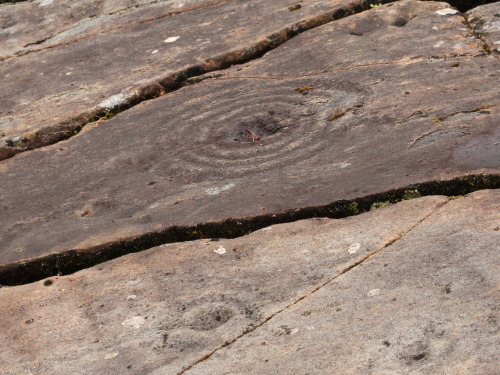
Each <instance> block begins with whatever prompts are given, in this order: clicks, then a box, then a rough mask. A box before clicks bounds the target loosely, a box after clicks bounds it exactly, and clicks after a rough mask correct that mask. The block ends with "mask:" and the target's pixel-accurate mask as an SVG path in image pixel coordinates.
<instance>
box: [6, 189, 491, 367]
mask: <svg viewBox="0 0 500 375" xmlns="http://www.w3.org/2000/svg"><path fill="white" fill-rule="evenodd" d="M498 198H499V191H498V190H496V191H479V192H476V193H473V194H471V195H470V196H468V197H465V198H459V199H455V200H451V201H449V200H448V199H447V198H446V197H426V198H420V199H415V200H410V201H405V202H401V203H398V204H396V205H393V206H389V207H385V208H380V209H377V210H375V211H372V212H369V213H365V214H362V215H359V216H354V217H350V218H346V219H340V220H331V219H325V218H322V219H311V220H306V221H299V222H295V223H290V224H281V225H274V226H272V227H269V228H265V229H263V230H259V231H257V232H254V233H253V234H251V235H248V236H245V237H241V238H238V239H233V240H219V241H211V240H201V241H194V242H186V243H180V244H170V245H168V246H162V247H159V248H153V249H150V250H148V251H145V252H142V253H139V254H131V255H128V256H125V257H122V258H119V259H115V260H113V261H110V262H108V263H105V264H102V265H99V266H96V267H93V268H90V269H87V270H84V271H81V272H78V273H76V274H74V275H69V276H60V277H53V278H50V279H48V280H44V281H39V282H37V283H34V284H28V285H23V286H18V287H12V288H3V289H0V301H1V303H0V306H1V312H0V313H1V315H2V317H3V318H2V320H1V321H0V327H1V332H2V335H3V340H4V342H8V343H9V345H8V346H6V347H5V350H2V352H0V364H1V365H2V371H3V373H4V374H6V375H10V374H19V373H28V372H29V371H31V372H36V373H39V374H53V373H61V372H62V373H74V372H78V371H84V372H87V373H92V374H96V375H97V374H109V373H110V372H123V371H131V372H133V373H151V374H177V373H180V372H182V371H183V369H187V368H191V370H190V371H187V372H186V373H190V372H191V373H196V374H209V373H210V374H212V373H217V374H219V373H220V374H234V373H241V374H248V373H252V372H254V371H256V372H258V373H263V374H278V373H280V374H282V373H299V372H300V371H302V370H301V369H304V370H307V371H312V372H316V373H332V372H333V373H353V374H355V373H363V372H366V371H368V369H369V368H372V369H375V370H376V371H377V372H389V373H401V374H406V373H412V372H415V371H418V372H419V373H422V374H436V373H447V372H449V370H450V369H452V370H453V371H457V372H459V371H464V372H466V373H471V372H473V370H474V369H476V370H478V371H479V373H484V374H490V373H491V374H492V373H494V372H492V370H493V369H494V368H495V367H496V365H498V363H497V359H496V358H497V357H496V356H495V354H494V353H495V345H496V344H495V342H496V340H495V332H496V331H497V330H498V323H497V319H496V318H495V316H496V315H495V314H496V311H495V299H498V291H497V290H496V287H495V285H496V283H498V272H497V268H498V267H497V265H496V263H497V261H498V259H497V258H498V257H496V255H497V250H496V246H495V245H496V244H497V243H498V219H499V217H498V203H499V200H498ZM49 281H50V282H49ZM218 317H219V318H220V319H218ZM56 328H57V329H56ZM214 352H215V353H214ZM212 353H214V354H213V355H212ZM353 353H356V355H353ZM207 357H209V359H208V360H205V359H204V358H207ZM463 357H466V358H468V361H467V362H466V363H463V362H461V361H460V358H463ZM200 361H201V363H199V364H197V363H198V362H200ZM495 364H496V365H495ZM192 366H193V367H192ZM318 366H319V367H318ZM325 368H326V369H328V371H327V372H325V371H324V370H321V369H325Z"/></svg>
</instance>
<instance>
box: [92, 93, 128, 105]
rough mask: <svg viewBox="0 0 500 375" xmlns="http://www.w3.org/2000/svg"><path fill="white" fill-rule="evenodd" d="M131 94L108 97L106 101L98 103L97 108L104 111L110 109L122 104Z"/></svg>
mask: <svg viewBox="0 0 500 375" xmlns="http://www.w3.org/2000/svg"><path fill="white" fill-rule="evenodd" d="M131 96H132V94H123V93H122V94H117V95H113V96H110V97H109V98H107V99H106V100H104V101H102V102H101V103H99V104H98V105H97V106H98V107H101V108H105V109H112V108H114V107H116V106H118V105H120V104H123V102H124V101H125V100H126V99H128V98H130V97H131Z"/></svg>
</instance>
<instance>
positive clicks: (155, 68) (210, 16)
mask: <svg viewBox="0 0 500 375" xmlns="http://www.w3.org/2000/svg"><path fill="white" fill-rule="evenodd" d="M111 4H112V3H110V4H108V3H106V4H103V5H100V6H99V7H97V8H95V6H91V5H89V6H88V9H87V8H85V6H83V7H84V8H85V9H87V10H85V11H82V12H79V13H80V14H81V17H83V18H85V17H86V16H85V15H86V14H88V15H90V14H92V13H98V14H100V15H101V16H102V17H103V18H102V17H101V18H99V16H97V18H92V19H88V18H86V19H87V21H86V23H85V22H84V23H83V24H82V25H81V26H78V25H76V26H74V27H73V28H72V29H69V30H68V31H66V32H61V33H60V34H58V35H56V36H55V37H54V38H50V39H49V40H47V42H44V43H41V44H39V45H37V46H36V51H35V52H29V51H25V52H23V53H26V54H24V55H22V56H18V57H16V56H13V57H12V56H11V57H6V58H4V59H3V61H0V72H1V77H2V91H1V92H0V103H1V104H0V105H1V106H0V131H1V133H0V143H1V145H0V159H4V158H7V157H10V156H12V155H13V154H15V153H17V152H20V151H23V150H26V149H29V148H33V147H41V146H44V145H47V144H51V143H55V142H57V141H59V140H62V139H66V138H68V137H70V136H72V135H73V134H74V133H75V132H78V131H79V130H80V129H81V127H82V126H83V125H85V124H86V123H88V122H89V121H95V120H97V119H98V118H107V117H108V116H109V111H111V112H112V113H113V112H116V111H119V110H123V109H124V108H126V107H128V106H131V105H134V104H136V103H137V102H140V101H142V100H146V99H150V98H153V97H157V96H159V95H162V94H163V93H165V92H166V91H169V90H172V89H175V88H177V87H178V86H179V84H180V83H182V82H183V81H184V80H185V79H186V78H189V77H192V76H195V75H198V74H201V73H204V72H206V71H211V70H215V69H220V68H224V67H228V66H230V65H231V64H234V63H237V62H241V61H246V60H249V59H251V58H255V57H258V56H260V55H261V54H262V53H264V52H266V51H267V50H269V49H270V48H273V47H274V46H276V45H279V44H281V43H283V42H284V41H286V40H287V39H289V38H290V37H292V36H293V35H295V34H297V33H298V32H301V31H303V30H307V29H309V28H311V27H314V26H318V25H321V24H323V23H325V22H328V21H330V20H332V18H339V17H343V16H345V15H347V14H351V13H353V12H355V11H359V10H361V9H363V8H367V7H368V5H367V2H366V1H364V0H335V1H326V0H323V1H319V2H318V1H313V0H306V1H302V3H301V4H302V6H301V7H300V8H299V9H297V10H295V11H293V9H289V8H293V6H295V5H296V4H297V1H296V0H276V1H266V0H257V1H255V0H252V1H245V2H244V3H242V2H236V1H231V0H219V1H201V2H187V3H186V2H175V3H172V2H166V3H159V4H151V6H143V7H140V8H138V9H135V10H130V11H124V12H122V13H120V12H118V13H115V14H114V15H110V14H109V12H111V13H112V12H113V11H112V10H111V9H120V8H121V7H123V6H120V5H119V4H118V3H117V5H116V6H111ZM181 4H186V6H185V7H181V8H178V7H179V6H180V5H181ZM108 5H109V6H111V8H110V10H106V9H107V6H108ZM17 6H20V5H16V6H15V7H17ZM32 6H35V5H34V4H33V5H32ZM54 6H62V5H59V4H57V5H54ZM72 6H74V5H72ZM101 6H102V8H100V7H101ZM7 9H8V8H7ZM179 9H182V10H181V11H179ZM68 11H70V10H68ZM28 12H29V14H30V15H32V12H31V10H30V9H28ZM64 13H65V12H63V14H64ZM8 14H9V15H10V14H11V13H10V12H9V13H8ZM51 14H52V13H51ZM40 17H42V15H40ZM62 17H63V18H64V15H62ZM83 18H82V19H83ZM26 22H28V23H29V25H30V27H31V28H36V27H35V26H33V23H32V21H31V20H30V19H29V17H28V20H27V21H26ZM10 23H12V22H10ZM10 23H8V24H10ZM16 25H17V24H16ZM16 25H14V26H12V27H16ZM50 25H52V23H50ZM19 27H20V26H19ZM42 29H43V26H42ZM49 30H51V28H49ZM50 32H55V30H51V31H50ZM9 35H10V34H9ZM13 35H15V34H13ZM13 35H12V36H10V37H9V40H11V39H15V37H14V36H13ZM39 37H41V36H37V37H36V38H35V39H37V38H39ZM23 43H24V42H23ZM5 48H7V49H8V46H7V47H5ZM32 49H33V48H32V47H30V50H32Z"/></svg>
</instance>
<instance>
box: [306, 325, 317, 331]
mask: <svg viewBox="0 0 500 375" xmlns="http://www.w3.org/2000/svg"><path fill="white" fill-rule="evenodd" d="M306 329H307V330H308V331H314V330H315V329H316V327H315V326H309V327H307V328H306Z"/></svg>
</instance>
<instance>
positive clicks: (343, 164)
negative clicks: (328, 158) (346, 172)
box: [335, 162, 351, 169]
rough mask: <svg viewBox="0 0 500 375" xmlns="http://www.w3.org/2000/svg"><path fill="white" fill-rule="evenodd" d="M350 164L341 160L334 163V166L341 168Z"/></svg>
mask: <svg viewBox="0 0 500 375" xmlns="http://www.w3.org/2000/svg"><path fill="white" fill-rule="evenodd" d="M350 165H351V163H346V162H341V163H337V164H335V166H336V167H338V168H342V169H344V168H347V167H349V166H350Z"/></svg>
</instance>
